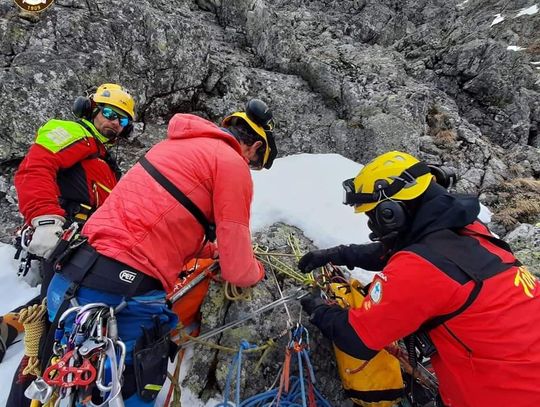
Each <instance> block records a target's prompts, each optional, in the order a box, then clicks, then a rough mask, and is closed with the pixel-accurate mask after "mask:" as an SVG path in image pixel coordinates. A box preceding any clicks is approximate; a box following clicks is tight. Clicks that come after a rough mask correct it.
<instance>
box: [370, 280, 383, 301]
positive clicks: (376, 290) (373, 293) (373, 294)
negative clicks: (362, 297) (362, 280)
mask: <svg viewBox="0 0 540 407" xmlns="http://www.w3.org/2000/svg"><path fill="white" fill-rule="evenodd" d="M369 296H370V298H371V301H373V303H374V304H378V303H379V302H381V299H382V283H381V282H380V281H375V282H374V283H373V286H372V287H371V290H369Z"/></svg>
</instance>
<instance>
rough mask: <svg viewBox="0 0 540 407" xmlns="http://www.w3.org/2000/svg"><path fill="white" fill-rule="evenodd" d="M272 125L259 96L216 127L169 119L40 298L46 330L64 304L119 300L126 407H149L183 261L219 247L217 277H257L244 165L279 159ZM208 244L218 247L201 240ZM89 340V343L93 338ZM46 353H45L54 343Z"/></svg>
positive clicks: (159, 379)
mask: <svg viewBox="0 0 540 407" xmlns="http://www.w3.org/2000/svg"><path fill="white" fill-rule="evenodd" d="M272 127H273V126H272V113H271V112H270V110H269V109H268V107H267V106H266V104H265V103H264V102H262V101H260V100H257V99H254V100H251V101H250V102H248V104H247V105H246V111H245V112H242V111H240V112H235V113H233V114H231V115H230V116H228V117H227V118H226V119H225V120H224V122H223V127H222V128H220V127H218V126H216V125H215V124H213V123H211V122H209V121H207V120H205V119H202V118H200V117H197V116H194V115H190V114H175V115H174V116H173V118H172V119H171V120H170V122H169V126H168V131H167V139H166V140H164V141H162V142H160V143H158V144H157V145H155V146H154V147H152V148H151V149H150V151H148V153H147V154H146V155H145V157H144V158H143V159H141V160H140V161H139V163H137V164H135V165H134V166H133V167H132V168H131V169H130V170H129V171H128V172H127V173H126V174H125V175H124V176H123V177H122V179H121V180H120V182H119V183H118V184H117V186H116V187H115V188H114V190H113V191H112V192H111V194H110V195H109V197H108V198H107V201H106V202H105V203H104V204H103V205H102V206H101V207H100V208H99V209H98V210H97V211H96V212H95V213H94V214H93V215H92V217H91V218H90V219H89V220H88V221H87V222H86V223H85V225H84V227H83V229H82V236H84V238H85V239H87V240H86V241H84V240H81V241H76V242H75V243H74V244H73V245H72V249H73V250H72V252H70V254H69V256H68V257H66V258H64V259H67V260H61V261H60V263H57V270H58V272H57V273H56V274H55V276H54V278H53V279H52V281H51V284H50V286H49V290H48V293H47V308H48V313H49V319H50V320H51V321H52V323H53V326H56V325H58V317H59V316H60V315H63V314H64V310H66V309H67V308H68V307H69V306H70V302H71V301H72V300H76V301H77V303H79V304H89V303H94V304H106V305H107V306H110V307H118V306H119V304H125V306H123V305H122V308H121V311H119V312H118V313H117V314H116V321H117V322H116V323H117V326H118V335H117V337H119V338H120V339H121V340H122V341H123V343H125V345H126V348H125V349H124V353H125V354H126V355H128V356H127V357H126V359H125V363H126V369H125V371H124V372H123V374H122V372H121V371H120V372H119V374H120V375H122V376H123V378H122V379H121V380H120V381H121V382H122V396H123V399H124V400H125V405H126V406H127V407H129V406H143V405H144V406H146V405H148V406H150V405H153V400H154V398H155V396H156V395H157V391H158V390H159V386H160V385H161V384H162V383H163V382H164V380H165V377H166V369H167V363H164V364H160V362H159V361H163V360H165V361H166V359H167V356H169V353H170V350H169V348H168V346H167V345H168V342H163V334H164V333H165V332H168V331H169V330H170V329H171V328H173V327H176V322H177V317H176V315H175V314H174V313H173V312H172V311H171V310H170V309H169V307H168V306H167V304H166V301H165V293H166V292H169V291H171V290H172V289H173V286H174V284H175V282H176V281H177V279H178V275H179V273H180V270H181V268H182V266H183V265H184V264H185V263H187V262H188V261H189V260H191V259H193V258H197V257H199V256H200V257H207V256H208V255H213V254H215V251H216V250H217V251H218V252H219V264H220V269H221V277H222V278H223V279H224V280H225V281H228V282H230V283H232V284H234V285H236V286H239V287H249V286H252V285H254V284H256V283H257V282H259V281H260V280H261V279H262V278H263V277H264V268H263V266H262V265H261V263H259V262H258V261H257V260H256V259H255V256H254V253H253V249H252V243H251V234H250V228H249V220H250V206H251V200H252V195H253V184H252V180H251V174H250V167H251V168H254V169H261V168H270V166H271V165H272V162H273V160H274V158H275V157H276V154H277V149H276V145H275V142H274V137H273V133H272ZM214 239H216V240H217V243H218V246H217V249H216V246H215V245H213V244H208V241H212V240H214ZM65 326H66V327H67V326H69V324H66V325H65ZM51 332H52V331H51ZM88 335H89V336H88V338H89V339H92V338H91V336H92V332H89V333H88ZM82 336H84V335H82ZM84 338H86V336H84ZM51 340H52V337H51ZM44 348H45V349H48V351H49V352H50V351H51V349H52V348H53V343H52V342H50V341H49V342H46V343H45V345H44ZM113 354H114V352H113ZM132 354H133V357H132V356H131V355H132ZM148 356H151V357H148ZM63 357H69V354H68V356H66V355H63ZM156 363H157V364H156ZM54 368H55V367H54ZM59 368H60V367H59ZM117 375H118V372H117ZM34 389H35V388H34ZM80 390H81V392H83V394H84V389H82V388H81V389H80ZM35 391H36V392H37V390H35ZM37 395H38V394H37V393H36V396H37ZM102 396H103V398H106V397H110V396H111V395H110V394H106V393H103V394H102ZM115 405H116V404H115Z"/></svg>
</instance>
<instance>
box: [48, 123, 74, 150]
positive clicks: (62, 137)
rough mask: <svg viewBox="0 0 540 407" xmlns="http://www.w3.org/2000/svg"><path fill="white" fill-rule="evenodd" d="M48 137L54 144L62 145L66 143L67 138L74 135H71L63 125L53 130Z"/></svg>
mask: <svg viewBox="0 0 540 407" xmlns="http://www.w3.org/2000/svg"><path fill="white" fill-rule="evenodd" d="M47 137H48V138H49V140H51V141H52V142H53V143H54V144H56V145H57V146H60V145H62V144H64V143H65V142H66V141H67V140H69V139H70V138H71V137H72V136H71V134H69V132H68V131H67V130H66V129H64V128H62V127H57V128H56V129H54V130H51V131H50V132H49V133H48V134H47Z"/></svg>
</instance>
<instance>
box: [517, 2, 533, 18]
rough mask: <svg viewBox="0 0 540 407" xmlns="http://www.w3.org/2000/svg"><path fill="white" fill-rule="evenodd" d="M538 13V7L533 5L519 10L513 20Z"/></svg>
mask: <svg viewBox="0 0 540 407" xmlns="http://www.w3.org/2000/svg"><path fill="white" fill-rule="evenodd" d="M536 13H538V5H537V4H535V5H534V6H531V7H527V8H523V9H521V10H520V11H519V12H518V13H517V14H516V16H515V17H514V18H518V17H521V16H532V15H533V14H536Z"/></svg>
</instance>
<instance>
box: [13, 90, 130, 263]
mask: <svg viewBox="0 0 540 407" xmlns="http://www.w3.org/2000/svg"><path fill="white" fill-rule="evenodd" d="M134 108H135V102H134V100H133V98H132V97H131V96H130V95H129V94H128V93H127V92H126V91H125V90H124V89H123V88H122V87H121V86H119V85H116V84H110V83H107V84H103V85H101V86H99V87H98V88H97V90H96V92H95V93H94V94H93V95H91V96H90V97H89V98H86V97H79V98H78V99H77V100H76V101H75V103H74V105H73V113H74V114H75V115H76V116H77V117H78V119H77V120H75V121H71V120H57V119H53V120H49V121H48V122H47V123H45V124H44V125H43V126H42V127H40V128H39V130H38V131H37V135H36V139H35V142H34V144H32V146H31V147H30V150H29V151H28V154H27V155H26V156H25V158H24V160H23V161H22V162H21V165H20V166H19V169H18V170H17V172H16V174H15V178H14V184H15V188H16V190H17V195H18V198H19V210H20V212H21V213H22V215H23V217H24V220H25V222H26V223H27V224H28V225H31V226H32V228H33V235H32V239H31V241H30V242H29V244H28V251H29V252H30V253H31V254H33V255H35V256H37V257H40V258H46V257H47V256H48V255H49V254H50V252H51V251H52V249H53V248H54V246H55V245H56V242H57V241H58V237H59V235H60V234H61V233H62V229H63V226H64V223H65V222H66V220H67V221H69V222H70V223H71V222H72V221H74V220H77V221H80V222H84V221H85V220H86V218H87V217H88V215H89V214H90V213H91V212H93V211H94V210H95V209H96V208H98V207H99V206H100V205H101V204H102V203H103V202H104V201H105V199H106V198H107V196H108V195H109V193H110V191H111V189H112V188H113V187H114V186H115V185H116V183H117V181H118V179H119V177H120V172H119V169H118V166H117V165H116V162H115V160H114V158H113V157H112V156H111V155H110V154H109V152H108V151H107V147H110V146H111V145H112V144H114V143H115V142H116V141H117V140H118V139H119V138H122V137H127V136H128V135H129V133H130V132H131V130H132V127H133V126H132V121H133V118H134V115H135V113H134Z"/></svg>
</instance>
